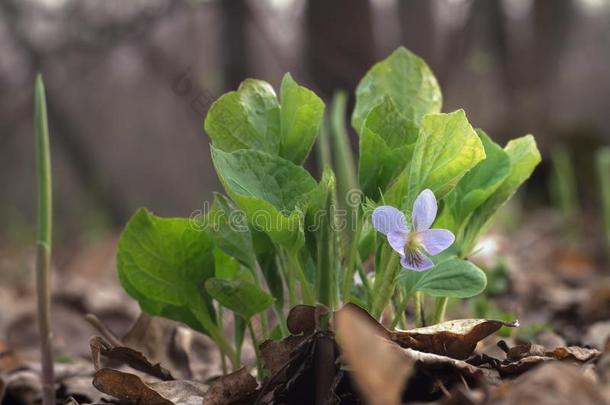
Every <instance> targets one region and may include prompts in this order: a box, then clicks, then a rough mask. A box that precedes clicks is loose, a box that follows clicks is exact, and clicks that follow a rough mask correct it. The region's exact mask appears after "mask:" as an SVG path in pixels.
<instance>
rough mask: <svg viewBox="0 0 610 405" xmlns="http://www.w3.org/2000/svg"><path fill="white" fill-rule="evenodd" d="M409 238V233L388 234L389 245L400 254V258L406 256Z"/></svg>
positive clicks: (391, 232)
mask: <svg viewBox="0 0 610 405" xmlns="http://www.w3.org/2000/svg"><path fill="white" fill-rule="evenodd" d="M408 237H409V233H408V232H403V231H390V232H388V243H389V244H390V246H392V249H394V250H395V251H397V252H398V254H399V255H400V256H404V254H405V244H406V243H407V238H408Z"/></svg>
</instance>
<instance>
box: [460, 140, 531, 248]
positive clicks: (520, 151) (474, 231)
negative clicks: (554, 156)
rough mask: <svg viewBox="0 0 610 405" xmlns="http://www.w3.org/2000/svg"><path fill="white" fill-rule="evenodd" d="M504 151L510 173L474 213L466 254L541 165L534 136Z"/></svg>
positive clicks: (514, 143) (469, 227) (507, 146)
mask: <svg viewBox="0 0 610 405" xmlns="http://www.w3.org/2000/svg"><path fill="white" fill-rule="evenodd" d="M504 151H505V152H506V153H507V154H508V157H509V159H510V172H509V174H508V176H507V177H506V179H505V180H504V181H503V182H502V184H501V185H500V187H498V188H497V189H496V191H495V192H494V193H493V194H492V195H491V196H490V197H489V198H488V199H487V200H486V201H485V203H483V204H482V205H481V206H479V207H478V208H477V209H476V210H475V211H474V212H473V214H472V217H471V219H470V222H469V223H468V225H467V227H466V232H465V236H464V246H465V252H466V253H468V252H470V251H471V250H472V249H473V248H474V245H475V243H476V240H477V238H478V236H479V235H480V233H481V232H482V231H483V229H484V228H485V226H486V225H487V223H488V222H489V219H490V218H491V217H492V215H493V214H494V213H495V212H496V211H497V210H498V209H499V208H500V207H501V206H502V205H503V204H504V203H505V202H506V201H508V200H509V199H510V197H511V196H512V195H513V194H514V193H515V191H517V189H518V188H519V186H521V184H523V182H525V180H527V179H528V178H529V177H530V175H531V174H532V172H533V171H534V169H535V168H536V166H537V165H538V163H540V159H541V158H540V152H539V151H538V147H537V146H536V141H535V139H534V137H533V136H532V135H526V136H523V137H521V138H517V139H513V140H512V141H510V142H508V144H507V145H506V147H505V148H504Z"/></svg>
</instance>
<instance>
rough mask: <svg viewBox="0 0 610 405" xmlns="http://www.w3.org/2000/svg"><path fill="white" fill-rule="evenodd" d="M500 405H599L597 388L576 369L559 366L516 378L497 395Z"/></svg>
mask: <svg viewBox="0 0 610 405" xmlns="http://www.w3.org/2000/svg"><path fill="white" fill-rule="evenodd" d="M498 395H501V397H500V398H497V399H501V401H499V402H497V403H499V404H501V405H521V404H536V405H573V404H578V405H603V404H605V403H606V401H605V400H604V398H603V397H602V395H601V394H600V392H599V390H598V388H597V387H596V386H595V385H594V384H593V383H592V382H591V381H590V380H589V379H587V378H585V377H584V376H583V375H582V373H581V371H580V369H579V368H577V367H575V366H572V365H568V364H562V363H547V364H545V365H543V366H541V367H540V368H538V369H536V370H534V371H532V372H531V373H527V374H524V375H522V376H521V377H519V378H518V379H517V380H515V381H514V383H512V384H511V385H510V386H508V387H503V388H502V390H501V391H498ZM494 403H495V402H494Z"/></svg>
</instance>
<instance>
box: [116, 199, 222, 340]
mask: <svg viewBox="0 0 610 405" xmlns="http://www.w3.org/2000/svg"><path fill="white" fill-rule="evenodd" d="M192 225H193V224H191V223H190V220H189V219H186V218H159V217H155V216H154V215H152V214H151V213H150V212H148V211H147V210H146V209H144V208H142V209H140V210H138V211H137V212H136V213H135V214H134V216H133V217H132V218H131V219H130V220H129V222H128V224H127V226H126V227H125V229H124V230H123V233H122V234H121V238H120V239H119V244H118V254H117V267H118V274H119V280H120V281H121V284H122V285H123V288H124V289H125V291H127V293H128V294H129V295H131V296H132V297H133V298H134V299H136V300H138V302H139V304H140V306H141V307H142V309H143V310H144V311H146V312H149V313H151V314H153V315H161V316H165V317H168V318H171V319H175V320H177V321H181V322H185V323H187V324H188V325H190V326H193V327H195V328H196V329H197V330H199V331H202V332H205V333H207V332H209V328H210V327H212V328H213V327H214V324H213V318H214V315H213V310H211V307H212V304H211V298H210V297H209V296H208V295H207V294H206V293H205V291H204V289H203V284H204V283H205V281H206V280H207V279H208V278H210V277H212V276H214V256H213V253H212V251H213V247H214V246H213V243H212V239H211V238H210V236H209V235H208V234H207V232H206V231H204V230H200V229H198V228H197V227H195V226H192Z"/></svg>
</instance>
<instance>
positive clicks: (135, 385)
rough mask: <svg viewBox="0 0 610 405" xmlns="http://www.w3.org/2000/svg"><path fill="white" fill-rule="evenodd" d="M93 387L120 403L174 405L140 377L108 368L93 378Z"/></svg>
mask: <svg viewBox="0 0 610 405" xmlns="http://www.w3.org/2000/svg"><path fill="white" fill-rule="evenodd" d="M93 385H94V386H95V388H97V389H98V390H100V391H101V392H103V393H104V394H108V395H111V396H113V397H115V398H118V399H120V400H122V401H127V402H131V403H135V404H142V405H144V404H146V405H175V404H174V403H173V402H172V401H170V400H169V399H167V398H165V397H163V396H162V395H161V394H159V393H158V392H157V391H155V390H154V389H153V388H152V387H150V386H149V385H147V384H145V383H144V382H143V381H142V380H141V379H140V377H138V376H136V375H134V374H130V373H124V372H122V371H118V370H113V369H110V368H101V369H99V370H97V371H96V372H95V375H94V376H93Z"/></svg>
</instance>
